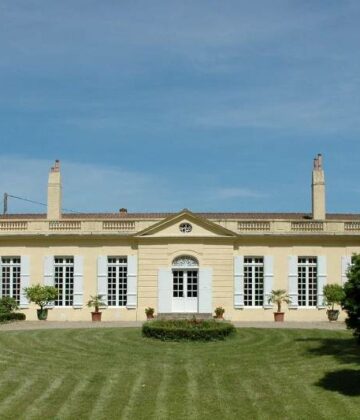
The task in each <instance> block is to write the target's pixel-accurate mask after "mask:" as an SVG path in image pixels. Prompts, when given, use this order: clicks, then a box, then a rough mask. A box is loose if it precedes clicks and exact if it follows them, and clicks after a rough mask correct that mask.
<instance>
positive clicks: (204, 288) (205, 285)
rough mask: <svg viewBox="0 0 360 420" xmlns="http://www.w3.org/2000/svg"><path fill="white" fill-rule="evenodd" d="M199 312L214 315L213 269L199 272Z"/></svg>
mask: <svg viewBox="0 0 360 420" xmlns="http://www.w3.org/2000/svg"><path fill="white" fill-rule="evenodd" d="M198 299H199V312H200V313H204V314H205V313H206V314H211V313H212V268H200V270H199V298H198Z"/></svg>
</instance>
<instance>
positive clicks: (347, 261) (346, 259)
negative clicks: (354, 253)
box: [341, 255, 351, 285]
mask: <svg viewBox="0 0 360 420" xmlns="http://www.w3.org/2000/svg"><path fill="white" fill-rule="evenodd" d="M350 265H351V257H350V256H348V255H345V256H343V257H341V284H343V285H344V284H345V283H346V282H347V280H348V278H347V275H346V273H347V271H348V269H349V267H350Z"/></svg>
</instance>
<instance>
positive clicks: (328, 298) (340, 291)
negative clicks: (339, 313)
mask: <svg viewBox="0 0 360 420" xmlns="http://www.w3.org/2000/svg"><path fill="white" fill-rule="evenodd" d="M344 297H345V293H344V288H343V287H342V286H340V284H336V283H335V284H327V285H326V286H324V298H325V303H326V304H327V306H328V307H329V309H331V310H332V311H334V310H335V305H341V302H342V301H343V299H344Z"/></svg>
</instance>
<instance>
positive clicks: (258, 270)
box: [244, 257, 264, 306]
mask: <svg viewBox="0 0 360 420" xmlns="http://www.w3.org/2000/svg"><path fill="white" fill-rule="evenodd" d="M263 304H264V258H263V257H245V258H244V305H245V306H262V305H263Z"/></svg>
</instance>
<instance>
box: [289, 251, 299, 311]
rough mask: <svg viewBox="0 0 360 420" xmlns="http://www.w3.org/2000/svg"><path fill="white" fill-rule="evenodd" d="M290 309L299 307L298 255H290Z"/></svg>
mask: <svg viewBox="0 0 360 420" xmlns="http://www.w3.org/2000/svg"><path fill="white" fill-rule="evenodd" d="M288 269H289V271H288V283H289V297H290V300H291V302H290V303H289V305H288V307H289V309H297V308H298V259H297V256H296V255H289V257H288Z"/></svg>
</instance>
